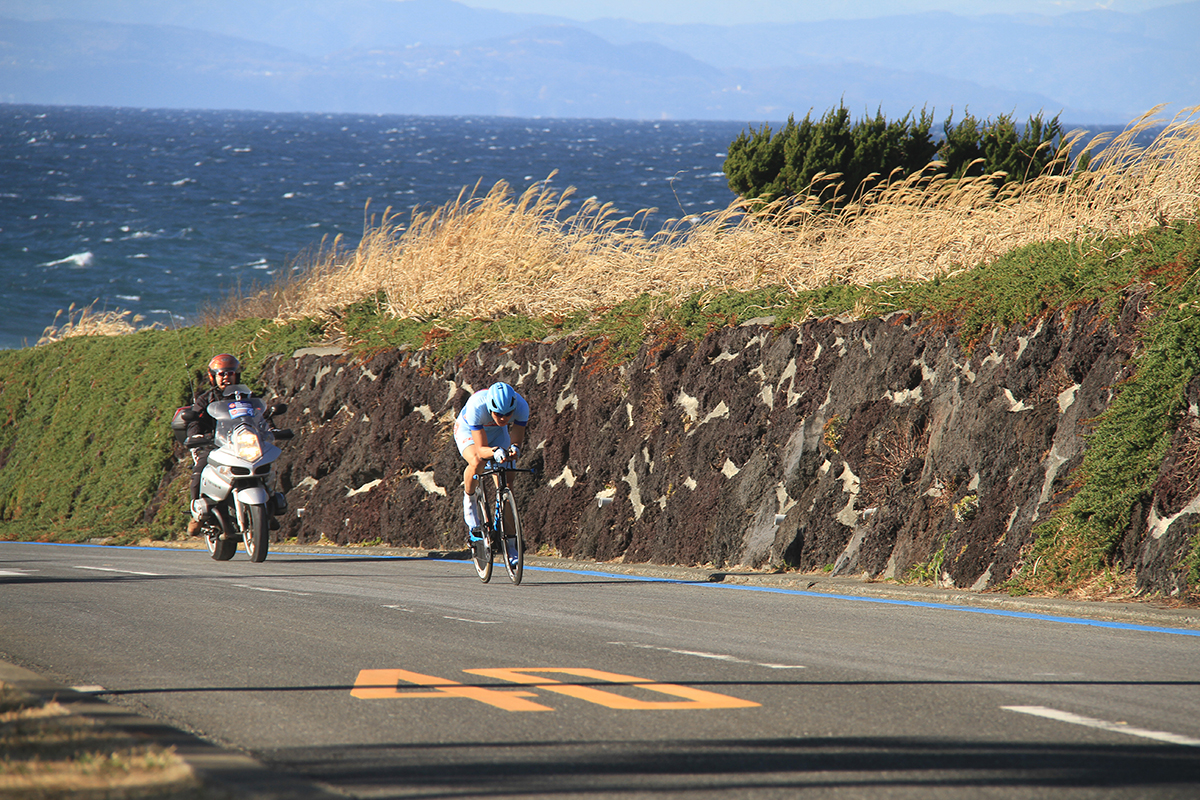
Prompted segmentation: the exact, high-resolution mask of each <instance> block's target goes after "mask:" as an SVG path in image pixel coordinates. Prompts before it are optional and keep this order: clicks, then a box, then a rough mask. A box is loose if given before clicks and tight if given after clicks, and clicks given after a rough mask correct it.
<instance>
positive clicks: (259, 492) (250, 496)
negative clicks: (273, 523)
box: [235, 486, 270, 506]
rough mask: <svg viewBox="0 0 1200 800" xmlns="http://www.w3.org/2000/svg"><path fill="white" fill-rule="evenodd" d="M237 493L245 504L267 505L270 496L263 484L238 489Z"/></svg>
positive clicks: (238, 497) (240, 500)
mask: <svg viewBox="0 0 1200 800" xmlns="http://www.w3.org/2000/svg"><path fill="white" fill-rule="evenodd" d="M235 494H236V495H237V499H238V502H239V503H241V504H242V505H245V506H260V505H265V504H266V502H267V499H268V498H269V497H270V495H269V494H267V490H266V488H265V487H263V486H247V487H246V488H244V489H238V490H237V491H236V492H235Z"/></svg>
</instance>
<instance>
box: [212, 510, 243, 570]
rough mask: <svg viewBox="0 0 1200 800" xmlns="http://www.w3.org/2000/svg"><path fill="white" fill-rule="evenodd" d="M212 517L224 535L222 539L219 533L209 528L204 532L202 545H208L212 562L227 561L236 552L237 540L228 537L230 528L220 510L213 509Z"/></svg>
mask: <svg viewBox="0 0 1200 800" xmlns="http://www.w3.org/2000/svg"><path fill="white" fill-rule="evenodd" d="M212 515H213V517H214V518H216V521H217V525H218V527H220V529H221V531H222V532H224V534H225V535H224V536H223V537H222V535H221V533H219V532H218V531H216V530H215V529H213V528H211V527H210V528H208V530H206V531H205V532H204V543H205V544H207V545H208V554H209V555H210V556H212V557H213V560H214V561H228V560H229V559H231V558H233V554H234V553H236V552H237V539H233V538H231V537H230V536H229V534H230V532H231V527H230V525H229V520H227V519H225V513H224V511H223V510H222V509H219V508H214V509H213V510H212Z"/></svg>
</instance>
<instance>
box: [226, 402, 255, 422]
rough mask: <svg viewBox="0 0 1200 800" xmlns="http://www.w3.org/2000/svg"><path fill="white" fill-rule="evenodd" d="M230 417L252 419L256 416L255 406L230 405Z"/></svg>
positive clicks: (248, 404) (243, 404)
mask: <svg viewBox="0 0 1200 800" xmlns="http://www.w3.org/2000/svg"><path fill="white" fill-rule="evenodd" d="M229 416H230V417H232V418H233V419H237V418H238V417H252V416H254V406H253V405H252V404H250V403H230V404H229Z"/></svg>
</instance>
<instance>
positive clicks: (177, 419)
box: [171, 406, 191, 444]
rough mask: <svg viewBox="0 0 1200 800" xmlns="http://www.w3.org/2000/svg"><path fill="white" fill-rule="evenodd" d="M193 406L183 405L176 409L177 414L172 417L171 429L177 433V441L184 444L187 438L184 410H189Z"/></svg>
mask: <svg viewBox="0 0 1200 800" xmlns="http://www.w3.org/2000/svg"><path fill="white" fill-rule="evenodd" d="M189 408H191V406H183V407H182V408H177V409H175V416H174V417H172V418H171V430H172V431H173V432H174V433H175V441H177V442H179V443H180V444H183V442H184V440H186V439H187V426H188V424H187V420H185V419H184V418H183V412H185V411H187V410H188V409H189Z"/></svg>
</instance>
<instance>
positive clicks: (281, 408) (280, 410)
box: [267, 403, 288, 417]
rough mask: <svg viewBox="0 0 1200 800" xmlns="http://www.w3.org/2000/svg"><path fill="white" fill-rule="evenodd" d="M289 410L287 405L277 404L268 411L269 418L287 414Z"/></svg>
mask: <svg viewBox="0 0 1200 800" xmlns="http://www.w3.org/2000/svg"><path fill="white" fill-rule="evenodd" d="M287 409H288V405H287V403H276V404H274V405H273V406H271V407H270V408H268V409H267V416H268V417H273V416H275V415H276V414H286V413H287Z"/></svg>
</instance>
